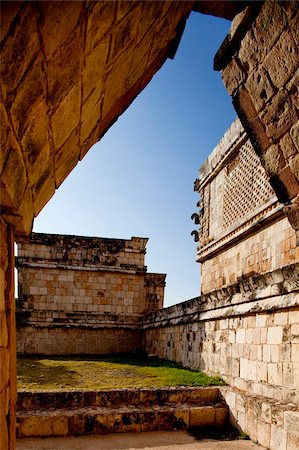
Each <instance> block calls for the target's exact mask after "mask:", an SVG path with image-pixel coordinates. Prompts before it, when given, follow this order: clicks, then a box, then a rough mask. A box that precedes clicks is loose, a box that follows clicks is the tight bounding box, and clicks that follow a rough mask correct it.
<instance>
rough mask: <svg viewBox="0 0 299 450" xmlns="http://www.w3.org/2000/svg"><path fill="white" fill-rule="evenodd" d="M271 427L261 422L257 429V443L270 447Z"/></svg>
mask: <svg viewBox="0 0 299 450" xmlns="http://www.w3.org/2000/svg"><path fill="white" fill-rule="evenodd" d="M270 437H271V425H270V424H268V423H265V422H259V425H258V427H257V442H258V443H259V444H260V445H262V446H264V447H266V448H269V447H270Z"/></svg>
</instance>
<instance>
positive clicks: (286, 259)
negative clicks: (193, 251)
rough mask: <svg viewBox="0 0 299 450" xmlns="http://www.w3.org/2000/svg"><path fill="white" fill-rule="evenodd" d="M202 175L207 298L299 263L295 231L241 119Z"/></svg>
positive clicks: (200, 252)
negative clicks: (250, 278) (252, 277)
mask: <svg viewBox="0 0 299 450" xmlns="http://www.w3.org/2000/svg"><path fill="white" fill-rule="evenodd" d="M199 173H200V182H199V183H198V187H197V189H198V191H199V194H200V202H199V206H200V213H199V221H200V227H199V235H200V239H199V246H198V248H197V261H198V262H200V263H201V291H202V293H207V292H211V291H213V290H215V289H220V288H221V287H223V286H228V285H230V284H233V283H236V282H237V281H238V280H239V279H240V277H243V276H246V275H253V274H258V273H266V272H269V271H271V270H275V269H278V268H280V267H284V266H287V265H288V264H292V263H294V262H296V261H299V247H296V233H295V230H294V229H293V228H292V227H291V225H290V223H289V221H288V219H287V218H286V217H285V214H284V213H283V205H281V203H280V202H279V201H278V199H277V197H276V195H275V194H274V191H273V189H272V187H271V185H270V182H269V179H268V177H267V175H266V172H265V171H264V169H263V167H262V165H261V162H260V160H259V158H258V157H257V155H256V153H255V152H254V150H253V147H252V145H251V143H250V142H249V140H248V138H247V136H246V134H245V132H244V130H243V127H242V125H241V123H240V121H239V120H238V119H237V120H236V121H235V122H234V123H233V124H232V126H231V127H230V129H229V130H228V131H227V132H226V133H225V135H224V137H223V138H222V140H221V141H220V143H219V144H218V145H217V146H216V147H215V149H214V150H213V151H212V153H211V155H210V156H209V157H208V159H207V160H206V162H205V163H204V164H203V166H202V167H201V168H200V171H199Z"/></svg>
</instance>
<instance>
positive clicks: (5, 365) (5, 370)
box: [0, 347, 10, 392]
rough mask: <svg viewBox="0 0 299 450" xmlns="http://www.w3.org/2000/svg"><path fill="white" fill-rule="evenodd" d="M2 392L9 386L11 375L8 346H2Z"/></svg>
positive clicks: (0, 352)
mask: <svg viewBox="0 0 299 450" xmlns="http://www.w3.org/2000/svg"><path fill="white" fill-rule="evenodd" d="M0 361H1V372H0V392H1V391H4V390H5V389H6V388H7V387H8V383H9V377H10V352H9V349H8V348H3V347H0Z"/></svg>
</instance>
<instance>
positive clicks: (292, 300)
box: [143, 292, 299, 330]
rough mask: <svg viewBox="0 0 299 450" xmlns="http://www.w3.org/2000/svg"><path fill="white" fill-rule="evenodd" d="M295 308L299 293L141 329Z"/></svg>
mask: <svg viewBox="0 0 299 450" xmlns="http://www.w3.org/2000/svg"><path fill="white" fill-rule="evenodd" d="M296 306H299V292H298V293H290V294H285V295H278V296H274V297H272V298H270V297H269V298H265V299H261V300H256V301H252V300H248V301H247V302H244V303H240V304H236V305H231V306H225V307H221V308H216V309H212V310H210V311H198V312H195V313H189V314H188V313H186V314H185V315H180V316H177V317H172V318H165V319H160V320H158V319H157V320H155V321H152V322H149V323H144V325H143V329H144V330H148V329H150V328H159V327H168V326H173V325H182V324H185V323H192V322H200V321H207V320H215V319H227V318H229V317H235V316H242V315H249V314H257V313H264V312H269V311H271V312H273V311H278V310H283V309H287V308H293V307H296Z"/></svg>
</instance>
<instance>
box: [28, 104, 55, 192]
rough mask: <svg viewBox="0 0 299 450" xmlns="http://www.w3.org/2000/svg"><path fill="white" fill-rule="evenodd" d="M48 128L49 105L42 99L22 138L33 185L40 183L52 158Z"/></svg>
mask: <svg viewBox="0 0 299 450" xmlns="http://www.w3.org/2000/svg"><path fill="white" fill-rule="evenodd" d="M48 130H49V120H48V114H47V105H46V103H45V102H44V101H42V102H41V103H39V104H38V105H37V106H36V108H35V109H34V112H33V114H32V116H31V120H30V122H29V124H28V127H27V128H26V130H25V132H24V134H23V136H22V139H21V144H22V148H23V149H25V151H24V156H25V158H26V161H27V167H28V175H29V179H30V183H31V186H33V185H35V184H36V183H38V181H39V179H40V174H41V173H42V172H43V171H44V170H45V169H46V166H47V164H49V163H50V159H51V158H52V155H50V146H49V134H48Z"/></svg>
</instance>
